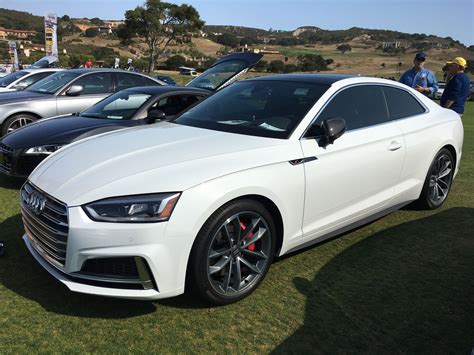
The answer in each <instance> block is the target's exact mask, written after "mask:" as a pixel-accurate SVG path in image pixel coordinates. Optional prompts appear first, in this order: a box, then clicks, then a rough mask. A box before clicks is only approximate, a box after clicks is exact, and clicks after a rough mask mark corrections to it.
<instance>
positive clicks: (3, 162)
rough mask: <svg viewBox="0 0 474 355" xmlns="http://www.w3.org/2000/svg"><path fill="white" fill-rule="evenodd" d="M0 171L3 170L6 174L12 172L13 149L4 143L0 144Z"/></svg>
mask: <svg viewBox="0 0 474 355" xmlns="http://www.w3.org/2000/svg"><path fill="white" fill-rule="evenodd" d="M0 154H1V155H2V156H1V157H0V170H3V171H4V172H6V173H10V172H11V171H12V164H11V160H12V155H13V148H10V147H9V146H7V145H6V144H4V143H0Z"/></svg>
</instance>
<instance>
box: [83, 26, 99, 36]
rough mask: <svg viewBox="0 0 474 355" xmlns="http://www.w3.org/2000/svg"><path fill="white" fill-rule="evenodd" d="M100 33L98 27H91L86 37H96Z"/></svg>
mask: <svg viewBox="0 0 474 355" xmlns="http://www.w3.org/2000/svg"><path fill="white" fill-rule="evenodd" d="M98 33H99V30H98V29H97V27H90V28H88V29H87V30H86V37H96V36H97V35H98Z"/></svg>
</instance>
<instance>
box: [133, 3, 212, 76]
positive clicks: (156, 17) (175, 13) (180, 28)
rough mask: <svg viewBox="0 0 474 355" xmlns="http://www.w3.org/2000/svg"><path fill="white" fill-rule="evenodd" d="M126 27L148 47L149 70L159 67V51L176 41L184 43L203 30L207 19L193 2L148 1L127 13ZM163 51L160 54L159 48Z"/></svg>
mask: <svg viewBox="0 0 474 355" xmlns="http://www.w3.org/2000/svg"><path fill="white" fill-rule="evenodd" d="M125 26H126V27H127V28H128V29H129V30H130V32H132V33H133V34H136V35H138V36H140V37H143V39H144V40H145V43H146V44H147V46H148V52H149V53H148V54H149V65H148V72H151V71H152V70H153V69H154V67H155V59H156V56H157V54H158V55H159V54H160V53H162V52H163V51H164V50H165V49H166V47H167V46H168V45H169V44H170V43H171V42H172V41H175V42H177V43H182V42H183V39H184V38H185V37H186V36H189V35H190V33H192V32H196V31H198V30H200V29H201V28H202V27H203V26H204V21H202V20H201V19H200V17H199V13H198V12H197V10H196V9H195V8H194V7H192V6H190V5H185V4H183V5H180V6H178V5H175V4H170V3H166V2H161V1H160V0H147V1H146V2H145V4H144V5H143V6H137V7H136V8H135V10H128V11H126V12H125ZM159 50H161V52H159V53H157V51H159Z"/></svg>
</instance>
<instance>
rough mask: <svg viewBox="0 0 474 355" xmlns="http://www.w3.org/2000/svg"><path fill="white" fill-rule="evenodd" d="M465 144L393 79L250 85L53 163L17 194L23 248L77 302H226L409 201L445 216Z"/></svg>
mask: <svg viewBox="0 0 474 355" xmlns="http://www.w3.org/2000/svg"><path fill="white" fill-rule="evenodd" d="M462 141H463V127H462V122H461V120H459V116H458V115H457V114H456V113H455V112H453V111H450V110H447V109H444V108H442V107H440V106H439V105H437V104H436V103H435V102H433V101H432V100H431V99H429V98H427V97H424V96H423V95H421V94H419V93H418V92H416V91H415V90H413V89H412V88H409V87H407V86H405V85H403V84H400V83H397V82H394V81H388V80H384V79H377V78H364V77H347V76H340V75H277V76H267V77H260V78H254V79H247V80H243V81H239V82H237V83H235V84H232V85H231V86H230V87H228V88H226V89H225V90H220V91H219V92H217V93H215V94H214V95H212V96H210V97H209V98H207V99H206V100H204V101H202V102H200V103H199V104H198V105H196V106H194V107H192V108H191V109H189V110H187V111H186V112H185V113H184V114H182V115H181V116H180V117H178V118H177V119H176V120H175V121H174V122H160V123H157V124H155V125H150V126H141V127H136V128H130V129H126V130H122V131H117V132H110V133H107V134H103V135H100V136H96V137H92V138H89V139H85V140H81V141H79V142H76V143H73V144H71V145H69V146H67V147H65V148H63V149H60V150H59V151H57V152H56V153H54V154H53V155H51V156H50V157H49V158H48V159H46V160H44V161H43V162H42V163H41V164H40V165H39V166H38V167H37V168H36V169H35V170H34V171H33V173H32V174H31V175H30V177H29V179H28V180H27V182H26V183H25V185H24V186H23V187H22V189H21V191H20V195H21V211H22V217H23V221H24V227H25V235H24V236H23V239H24V241H25V243H26V246H27V247H28V249H29V251H30V252H31V254H32V255H33V256H34V258H36V260H37V261H38V262H39V263H40V264H41V265H42V266H43V267H44V268H45V269H46V270H47V271H48V272H49V273H51V274H52V275H53V276H54V277H55V278H57V279H58V280H59V281H61V282H62V283H64V284H65V285H66V286H67V287H69V289H71V290H73V291H77V292H82V293H89V294H94V295H103V296H113V297H124V298H132V299H146V300H152V299H159V298H165V297H171V296H176V295H179V294H181V293H183V292H184V290H185V288H186V287H188V286H189V283H192V284H193V287H194V289H195V290H196V292H198V293H199V294H200V295H201V296H202V297H203V298H204V299H205V300H208V301H210V302H212V303H215V304H227V303H231V302H234V301H237V300H239V299H241V298H243V297H246V296H248V295H249V294H250V293H251V292H253V291H254V290H255V289H256V288H257V287H258V285H259V284H260V283H261V281H262V280H263V279H264V277H265V275H266V273H267V271H268V269H269V267H270V264H271V262H272V260H273V258H274V257H275V256H280V255H283V254H287V253H290V252H293V251H296V250H298V249H300V248H304V247H306V246H308V245H310V244H313V243H316V242H321V241H323V240H325V239H328V238H331V237H333V236H335V235H337V234H339V233H342V232H344V231H347V230H349V229H352V228H354V227H356V226H359V225H362V224H365V223H368V222H370V221H372V220H374V219H377V218H380V217H381V216H382V215H385V214H387V213H389V212H390V211H393V210H395V209H397V208H400V207H401V206H403V205H406V204H408V203H410V202H412V201H417V203H418V204H419V205H420V206H423V207H425V208H429V209H434V208H437V207H439V206H441V205H442V204H443V202H444V201H445V200H446V198H447V196H448V193H449V190H450V188H451V184H452V181H453V178H454V177H455V175H456V172H457V171H458V168H459V161H460V158H461V150H462ZM187 282H189V283H187Z"/></svg>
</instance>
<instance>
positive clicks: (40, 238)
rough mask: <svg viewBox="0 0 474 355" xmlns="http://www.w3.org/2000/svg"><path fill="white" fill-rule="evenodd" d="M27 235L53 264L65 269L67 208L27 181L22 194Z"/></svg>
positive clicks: (21, 200)
mask: <svg viewBox="0 0 474 355" xmlns="http://www.w3.org/2000/svg"><path fill="white" fill-rule="evenodd" d="M20 203H21V215H22V219H23V225H24V227H25V232H26V234H27V235H28V237H29V238H30V240H31V241H32V242H33V245H34V246H35V248H36V249H37V250H38V251H39V252H40V254H41V255H42V256H43V257H44V258H45V259H46V260H47V261H49V262H50V263H51V264H53V265H54V266H56V267H59V268H63V267H64V263H65V262H66V247H67V238H68V231H69V225H68V216H67V206H66V205H65V204H64V203H62V202H60V201H58V200H56V199H54V198H52V197H51V196H49V195H48V194H46V193H45V192H43V191H41V190H40V189H38V188H36V187H35V186H33V184H31V183H30V182H26V183H25V184H24V185H23V187H22V188H21V191H20Z"/></svg>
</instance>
